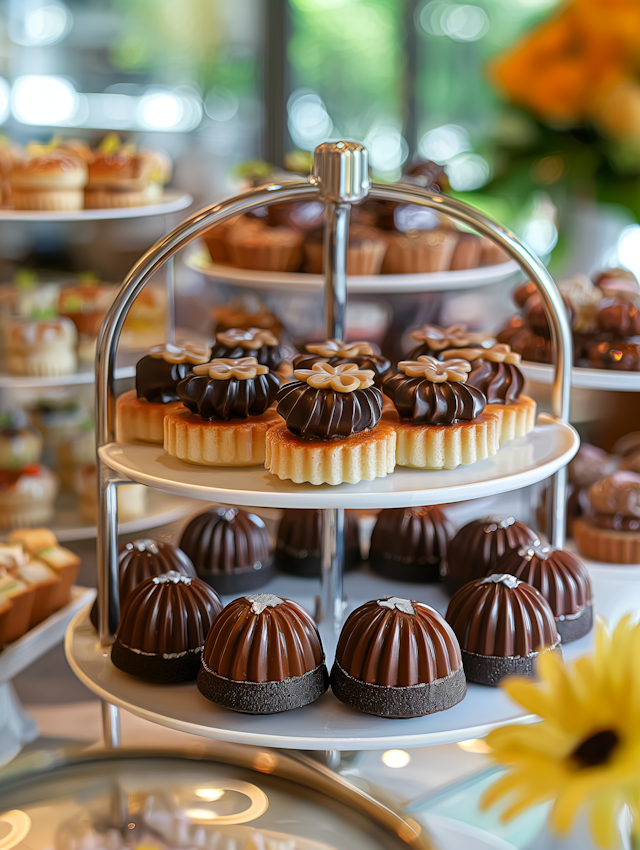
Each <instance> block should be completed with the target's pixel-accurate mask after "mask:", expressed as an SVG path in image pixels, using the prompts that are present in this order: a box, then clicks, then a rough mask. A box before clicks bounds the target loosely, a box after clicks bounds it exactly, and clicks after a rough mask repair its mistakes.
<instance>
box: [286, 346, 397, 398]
mask: <svg viewBox="0 0 640 850" xmlns="http://www.w3.org/2000/svg"><path fill="white" fill-rule="evenodd" d="M305 348H306V350H307V353H306V354H300V355H298V357H295V358H294V360H293V368H294V370H295V369H312V368H313V364H314V363H329V364H330V365H331V366H343V365H345V364H346V363H353V364H355V365H356V366H357V367H358V369H370V370H371V371H372V372H373V382H374V384H375V385H376V386H377V387H379V386H380V385H381V384H382V381H383V379H384V377H385V376H386V375H388V374H389V372H390V371H391V361H390V360H389V359H388V358H387V357H383V355H382V354H380V349H379V348H378V347H377V346H376V345H373V344H372V343H370V342H340V340H338V339H328V340H326V342H317V343H315V342H314V343H309V344H308V345H305Z"/></svg>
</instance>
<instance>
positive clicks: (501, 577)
mask: <svg viewBox="0 0 640 850" xmlns="http://www.w3.org/2000/svg"><path fill="white" fill-rule="evenodd" d="M481 584H502V585H504V586H505V587H508V588H509V589H510V590H513V589H514V588H516V587H517V586H518V585H519V584H522V582H521V581H519V580H518V579H517V578H516V577H515V576H510V575H509V574H508V573H494V575H492V576H487V577H486V578H483V579H482V581H481Z"/></svg>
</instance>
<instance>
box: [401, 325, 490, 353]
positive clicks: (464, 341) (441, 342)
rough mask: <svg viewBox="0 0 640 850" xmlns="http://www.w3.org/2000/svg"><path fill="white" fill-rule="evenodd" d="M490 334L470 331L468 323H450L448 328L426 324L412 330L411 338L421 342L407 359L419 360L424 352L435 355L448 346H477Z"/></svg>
mask: <svg viewBox="0 0 640 850" xmlns="http://www.w3.org/2000/svg"><path fill="white" fill-rule="evenodd" d="M490 336H491V334H489V333H483V332H476V331H469V330H467V326H466V325H450V326H449V327H448V328H442V327H440V326H439V325H424V327H422V328H420V329H419V330H416V331H412V332H411V338H412V339H414V340H415V341H416V342H417V343H419V344H418V345H417V346H416V348H414V349H412V350H411V351H410V352H409V354H408V355H407V360H417V359H418V357H420V356H422V355H423V354H432V355H435V354H438V353H439V352H441V351H445V349H448V348H469V347H474V348H475V347H476V346H481V345H482V343H483V342H484V341H485V340H486V339H489V337H490Z"/></svg>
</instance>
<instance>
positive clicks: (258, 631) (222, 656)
mask: <svg viewBox="0 0 640 850" xmlns="http://www.w3.org/2000/svg"><path fill="white" fill-rule="evenodd" d="M328 686H329V676H328V673H327V668H326V666H325V661H324V653H323V651H322V643H321V641H320V635H319V634H318V629H317V628H316V624H315V623H314V622H313V620H312V618H311V616H310V615H309V614H308V613H307V612H306V611H305V610H304V608H302V607H301V606H300V605H298V604H297V603H296V602H292V601H291V600H290V599H281V598H280V597H279V596H274V595H273V594H271V593H254V594H253V595H251V596H243V597H241V598H240V599H236V600H234V601H233V602H231V603H230V604H229V605H227V607H226V608H225V609H224V610H223V611H222V613H221V614H219V615H218V617H217V618H216V620H215V622H214V624H213V626H212V627H211V630H210V631H209V634H208V635H207V639H206V641H205V645H204V650H203V652H202V666H201V668H200V672H199V673H198V690H199V691H200V692H201V693H202V694H203V695H204V696H205V697H206V698H207V699H209V700H211V701H212V702H215V703H218V704H219V705H222V706H224V707H225V708H230V709H232V710H233V711H240V712H243V713H245V714H275V713H277V712H279V711H288V710H289V709H292V708H300V707H301V706H303V705H308V704H309V703H310V702H314V701H315V700H317V699H318V697H320V696H322V694H323V693H324V692H325V691H326V690H327V687H328Z"/></svg>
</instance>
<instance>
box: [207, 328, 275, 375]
mask: <svg viewBox="0 0 640 850" xmlns="http://www.w3.org/2000/svg"><path fill="white" fill-rule="evenodd" d="M242 357H255V358H256V359H257V361H258V363H260V364H261V365H262V366H268V367H269V369H272V370H274V371H275V370H277V369H279V368H280V366H281V364H282V361H283V360H284V359H285V353H284V349H283V348H282V346H281V345H280V343H279V341H278V338H277V336H276V335H275V334H274V333H273V331H270V330H267V329H265V328H248V329H247V330H245V329H243V328H230V329H228V330H225V331H220V332H219V333H217V334H216V341H215V343H214V346H213V348H212V349H211V359H212V360H214V359H218V358H231V359H234V360H235V359H239V358H242Z"/></svg>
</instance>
